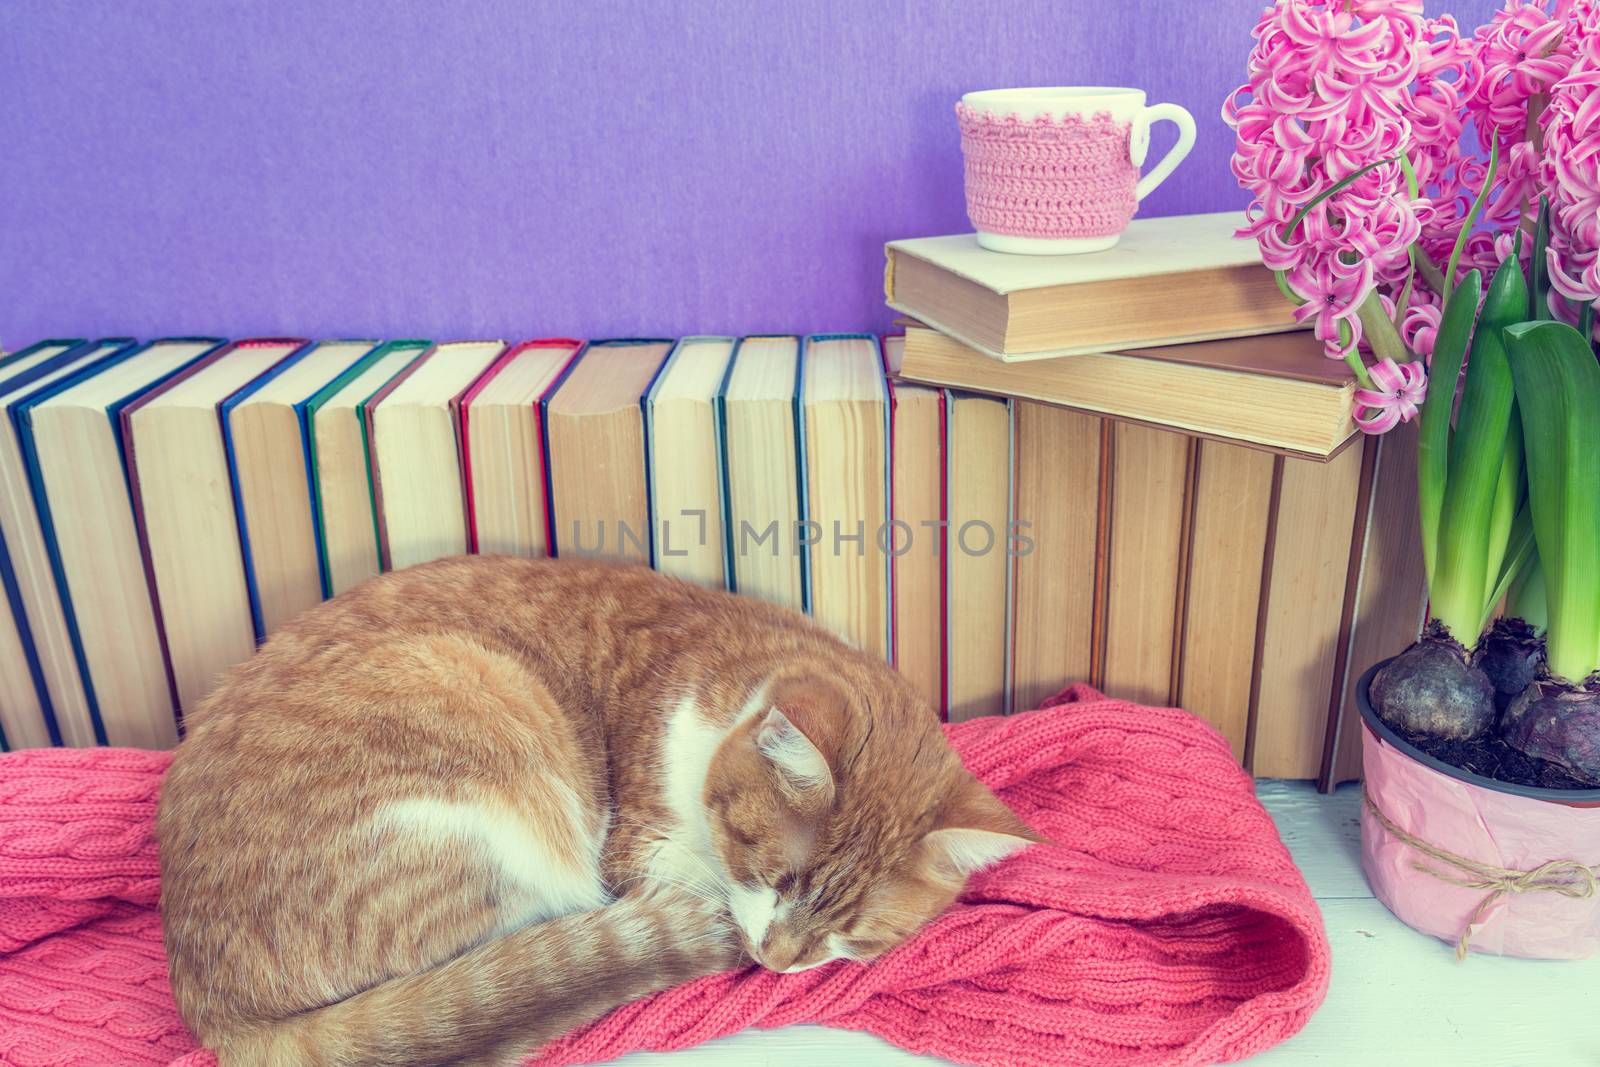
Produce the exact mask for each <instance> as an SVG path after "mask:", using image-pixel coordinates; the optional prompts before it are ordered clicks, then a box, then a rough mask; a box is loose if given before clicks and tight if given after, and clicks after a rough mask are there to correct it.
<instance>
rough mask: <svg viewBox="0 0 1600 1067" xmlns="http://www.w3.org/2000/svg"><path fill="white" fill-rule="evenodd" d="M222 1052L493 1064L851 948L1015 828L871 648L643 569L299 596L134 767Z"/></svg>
mask: <svg viewBox="0 0 1600 1067" xmlns="http://www.w3.org/2000/svg"><path fill="white" fill-rule="evenodd" d="M157 833H158V836H159V839H160V843H161V910H162V914H163V918H164V922H165V937H166V946H167V952H168V954H169V957H170V961H171V972H172V991H173V994H174V996H175V997H176V999H177V1003H178V1006H179V1009H180V1010H181V1012H182V1014H183V1018H184V1020H185V1021H186V1022H187V1023H188V1024H189V1026H190V1028H191V1029H193V1030H194V1032H195V1033H196V1034H197V1035H198V1036H199V1037H200V1038H201V1039H202V1040H203V1041H204V1042H205V1043H206V1044H207V1045H208V1046H209V1047H211V1048H213V1049H215V1050H216V1051H217V1052H218V1053H219V1055H220V1058H221V1061H222V1064H223V1067H235V1065H244V1067H254V1065H270V1067H357V1065H360V1067H374V1065H380V1067H385V1065H392V1067H425V1065H429V1064H510V1063H514V1062H516V1061H517V1060H518V1059H519V1058H520V1057H521V1056H523V1055H524V1054H526V1053H527V1052H529V1051H531V1050H532V1049H534V1048H535V1047H537V1046H538V1045H540V1044H542V1043H544V1042H545V1041H548V1040H550V1039H552V1038H555V1037H557V1036H559V1035H560V1034H562V1033H564V1032H565V1031H567V1030H569V1029H572V1028H573V1027H575V1026H578V1025H580V1024H582V1023H585V1022H587V1021H590V1020H592V1019H594V1018H597V1017H598V1016H600V1015H602V1014H604V1013H605V1012H606V1011H609V1010H610V1009H611V1008H614V1007H616V1006H617V1005H619V1004H622V1003H624V1002H626V1001H628V1000H631V999H633V998H636V997H640V996H643V995H645V994H647V993H651V992H653V991H656V990H660V989H663V988H666V987H668V986H670V985H674V984H677V983H680V982H684V981H687V980H689V979H692V978H696V977H699V976H701V975H706V974H712V973H715V972H718V971H722V970H726V969H729V968H732V967H734V966H737V965H739V964H740V963H741V962H745V959H744V958H745V956H746V955H748V956H749V957H750V958H753V959H754V960H755V961H756V962H758V963H760V964H762V965H763V966H766V967H769V968H772V969H773V970H778V971H795V970H801V969H804V968H807V967H814V966H817V965H819V964H822V963H825V962H827V961H829V960H835V959H854V960H870V959H872V958H873V957H875V956H878V955H879V954H881V953H883V952H884V951H886V950H887V949H890V948H892V947H894V946H895V945H897V944H899V943H900V942H902V941H904V940H905V939H906V938H907V937H909V936H910V935H911V934H913V933H914V932H916V930H917V929H918V928H920V927H921V926H922V925H923V924H925V923H926V922H927V921H928V920H930V919H932V918H933V917H934V916H935V915H937V914H938V913H939V912H940V911H942V910H943V909H944V908H945V907H946V906H947V905H949V904H950V903H951V901H952V900H954V898H955V896H956V894H957V893H958V892H959V891H960V889H961V887H962V885H963V884H964V882H965V880H966V878H967V876H968V875H969V874H971V873H972V872H973V871H975V870H977V869H979V868H981V867H984V866H986V865H988V864H991V863H993V862H995V861H997V860H999V859H1000V858H1002V857H1004V856H1006V855H1008V854H1010V853H1011V852H1013V851H1014V850H1016V849H1018V848H1020V847H1022V846H1023V845H1025V844H1027V843H1028V842H1029V841H1031V840H1035V838H1034V836H1033V835H1032V833H1031V831H1029V829H1028V828H1027V827H1026V826H1025V825H1024V824H1022V823H1021V822H1020V821H1019V820H1018V819H1017V818H1016V817H1015V816H1014V815H1013V814H1012V813H1011V812H1010V811H1009V810H1008V809H1007V808H1006V807H1005V806H1003V805H1002V804H1001V803H1000V802H999V801H998V800H996V799H995V797H994V796H993V795H992V794H991V793H990V792H989V791H988V790H987V789H985V788H984V787H983V786H982V785H980V784H979V783H978V781H977V780H976V779H975V778H973V777H972V775H970V774H969V773H968V772H967V771H966V770H964V769H963V768H962V766H961V764H960V763H959V761H958V760H957V758H956V756H955V754H954V753H953V752H952V751H951V750H950V748H949V747H948V746H947V745H946V743H945V741H944V738H943V736H942V735H941V733H940V731H939V726H938V723H937V721H936V718H935V716H934V714H933V712H932V711H930V710H929V709H928V708H927V707H926V706H925V705H923V704H922V703H921V702H920V701H919V699H918V697H917V696H916V694H915V693H914V691H913V690H912V688H911V687H910V685H908V684H907V683H906V682H904V681H903V680H902V679H901V678H900V677H899V675H897V674H896V673H895V672H894V671H893V670H892V669H890V668H889V667H887V666H886V665H885V664H883V663H882V662H880V661H878V660H875V659H873V658H871V657H869V656H867V655H865V654H863V653H861V652H858V651H855V650H852V649H850V648H848V647H847V646H846V645H844V644H843V643H841V642H840V641H838V640H836V639H835V638H833V637H832V636H830V635H829V634H827V633H826V632H824V631H823V630H822V629H820V628H819V627H817V626H815V625H813V624H812V623H810V622H809V621H807V620H806V619H804V618H803V617H801V616H799V615H797V614H795V613H793V612H790V611H787V610H784V609H781V608H777V607H774V606H772V605H769V604H765V603H762V602H760V601H755V600H749V599H744V598H740V597H735V596H731V595H728V594H726V593H720V592H711V591H708V590H705V589H702V588H699V587H697V586H692V585H688V584H685V583H682V582H678V581H675V580H672V579H668V578H665V577H662V576H660V575H657V574H655V573H653V572H651V571H649V570H646V569H644V568H641V567H622V566H614V565H608V564H601V563H591V562H553V561H538V562H535V561H529V560H521V559H509V558H492V557H466V558H458V559H451V560H443V561H439V562H436V563H430V564H427V565H424V566H420V567H415V568H412V569H410V570H406V571H401V572H397V573H393V574H388V575H384V576H383V577H380V578H377V579H374V580H373V581H371V582H368V583H367V584H365V585H363V586H361V587H359V588H357V589H355V590H352V591H351V592H349V593H346V594H345V595H343V596H340V597H338V598H336V599H334V600H331V601H329V602H328V603H326V604H323V605H321V606H320V607H318V608H316V609H314V610H312V611H310V612H308V613H307V614H305V615H304V616H302V617H300V618H299V619H297V620H296V621H295V622H293V623H291V624H290V625H288V626H287V627H285V628H284V629H283V630H282V631H280V632H279V633H277V634H276V635H274V636H273V637H272V639H271V640H269V641H268V642H267V643H266V644H265V645H264V646H263V647H262V648H261V650H260V651H259V652H258V653H257V654H256V656H255V658H253V659H251V660H250V661H249V662H247V663H244V664H241V665H240V666H238V667H236V668H234V669H233V670H232V671H230V672H229V673H228V674H227V675H226V676H225V677H224V679H223V680H222V682H221V684H220V685H219V687H218V688H217V689H216V691H215V692H213V693H212V694H211V695H210V696H209V697H208V698H207V699H206V700H205V701H204V702H203V703H202V705H201V706H200V707H199V708H198V709H197V710H196V711H195V713H194V714H193V715H192V716H191V717H190V719H189V723H188V737H187V739H186V740H185V741H184V742H183V744H182V745H181V747H180V748H179V749H178V753H177V756H176V758H175V760H174V762H173V765H172V769H171V772H170V773H169V775H168V777H167V779H166V782H165V784H164V786H163V789H162V794H161V805H160V813H159V816H158V821H157Z"/></svg>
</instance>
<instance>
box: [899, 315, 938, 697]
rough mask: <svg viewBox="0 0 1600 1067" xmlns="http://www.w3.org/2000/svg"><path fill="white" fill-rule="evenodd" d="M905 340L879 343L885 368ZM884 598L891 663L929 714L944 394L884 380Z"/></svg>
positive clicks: (934, 682)
mask: <svg viewBox="0 0 1600 1067" xmlns="http://www.w3.org/2000/svg"><path fill="white" fill-rule="evenodd" d="M904 346H905V338H904V337H886V338H884V340H883V348H884V362H885V364H886V365H887V366H889V367H891V368H892V367H895V366H897V365H898V363H899V357H900V350H901V349H902V348H903V347H904ZM889 411H890V442H891V443H890V449H889V454H890V466H891V471H892V478H891V481H890V483H889V490H890V491H889V503H890V512H891V514H892V515H893V516H894V522H893V536H894V540H893V541H892V542H891V549H890V550H891V560H890V563H891V578H892V588H891V599H892V601H893V604H894V665H895V667H896V669H898V670H899V671H900V673H901V674H903V675H905V676H906V679H907V680H908V681H910V682H911V684H912V685H914V686H916V687H917V691H918V692H919V693H921V694H922V696H923V698H924V699H925V700H927V701H928V704H929V706H931V707H932V708H933V709H934V710H935V711H936V712H938V713H939V714H940V715H941V716H943V714H944V682H945V647H944V642H945V547H946V543H947V537H948V531H947V529H946V526H945V465H946V456H945V439H944V437H945V426H944V418H945V395H944V390H942V389H939V388H934V387H929V386H925V385H915V384H911V383H908V382H895V381H894V380H893V379H890V380H889Z"/></svg>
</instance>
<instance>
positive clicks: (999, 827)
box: [920, 772, 1043, 886]
mask: <svg viewBox="0 0 1600 1067" xmlns="http://www.w3.org/2000/svg"><path fill="white" fill-rule="evenodd" d="M1042 840H1043V838H1041V837H1040V836H1039V835H1038V834H1036V833H1034V832H1033V830H1031V829H1030V828H1029V827H1028V825H1027V824H1026V823H1024V822H1023V821H1022V820H1021V819H1019V818H1017V816H1016V815H1015V814H1014V813H1013V812H1012V811H1011V809H1010V808H1008V807H1006V806H1005V805H1004V804H1002V803H1001V802H1000V800H999V798H997V797H996V796H995V795H994V794H993V793H991V792H989V790H988V789H987V788H985V787H984V785H983V783H982V782H979V781H978V780H977V779H976V778H974V777H972V776H971V775H970V774H966V773H965V772H963V774H962V776H961V782H960V785H958V786H957V787H956V789H955V790H954V792H953V793H952V794H951V796H950V798H949V800H947V801H946V803H945V805H944V807H943V809H941V811H940V813H939V825H938V826H937V827H935V828H934V829H933V830H931V831H929V832H928V834H927V835H926V836H925V837H923V839H922V841H921V845H920V852H921V855H922V860H923V865H924V869H925V870H926V872H927V874H928V876H929V877H931V878H933V879H934V880H936V881H940V882H944V883H947V884H950V885H958V886H959V885H961V884H963V883H965V882H966V880H967V879H968V878H969V877H970V876H971V875H973V874H975V873H976V872H978V871H981V870H983V869H984V868H985V867H991V866H993V865H994V864H996V863H999V862H1000V861H1001V860H1003V859H1005V858H1006V857H1007V856H1009V855H1011V854H1012V853H1014V852H1017V851H1019V850H1021V849H1023V848H1026V847H1027V846H1028V845H1031V844H1034V843H1035V842H1038V841H1042Z"/></svg>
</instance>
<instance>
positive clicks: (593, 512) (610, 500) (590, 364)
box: [542, 339, 672, 563]
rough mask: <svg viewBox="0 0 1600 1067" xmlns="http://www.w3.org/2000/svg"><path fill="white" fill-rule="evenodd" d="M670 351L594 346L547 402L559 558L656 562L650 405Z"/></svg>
mask: <svg viewBox="0 0 1600 1067" xmlns="http://www.w3.org/2000/svg"><path fill="white" fill-rule="evenodd" d="M671 348H672V342H671V341H666V340H650V339H627V340H613V341H594V342H591V343H590V344H588V345H586V346H585V347H584V349H583V351H582V352H581V353H579V355H578V357H577V359H575V360H574V361H573V362H572V364H571V365H570V366H569V367H568V368H567V370H566V373H565V375H564V376H563V377H562V379H561V381H560V383H559V384H558V385H557V386H556V387H555V388H554V389H553V390H552V391H551V393H550V395H549V399H548V400H546V401H544V402H543V405H542V406H543V408H544V412H543V414H544V432H545V449H546V455H548V456H549V457H550V502H551V511H552V513H553V514H554V516H555V537H554V546H555V550H556V553H557V554H558V555H561V556H601V557H605V558H608V559H621V560H630V561H633V562H638V563H649V562H650V544H651V537H650V499H649V492H650V490H649V480H648V478H647V477H646V475H645V432H644V400H645V396H646V395H647V394H648V393H649V391H650V385H651V383H652V382H653V381H654V380H655V376H656V372H657V371H658V370H659V369H660V367H661V364H662V361H663V360H664V359H665V358H666V355H667V352H668V351H669V350H670V349H671Z"/></svg>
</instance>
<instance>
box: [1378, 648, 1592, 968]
mask: <svg viewBox="0 0 1600 1067" xmlns="http://www.w3.org/2000/svg"><path fill="white" fill-rule="evenodd" d="M1382 666H1383V663H1379V664H1377V665H1375V666H1373V667H1372V668H1370V669H1369V670H1368V671H1367V672H1366V673H1365V674H1364V675H1362V676H1361V680H1360V681H1359V682H1358V683H1357V684H1356V704H1357V707H1358V708H1359V709H1360V711H1361V718H1362V721H1363V723H1364V724H1365V727H1366V728H1365V729H1364V730H1363V731H1362V738H1361V744H1362V760H1363V773H1364V776H1365V786H1364V788H1365V791H1366V792H1365V797H1364V801H1363V804H1362V809H1361V866H1362V869H1363V870H1364V871H1365V872H1366V875H1367V881H1368V882H1369V883H1370V884H1371V885H1372V891H1373V894H1374V895H1375V896H1377V898H1378V899H1379V900H1381V901H1383V903H1384V906H1385V907H1387V908H1388V909H1389V910H1390V911H1392V912H1394V914H1395V915H1396V916H1397V917H1398V918H1399V919H1400V921H1401V922H1404V923H1405V924H1406V925H1407V926H1410V927H1411V928H1413V929H1415V930H1419V931H1421V932H1422V933H1425V934H1432V935H1433V936H1435V937H1438V938H1441V939H1443V940H1445V941H1448V942H1451V943H1453V944H1455V945H1456V946H1457V949H1458V952H1462V953H1464V952H1465V951H1466V950H1467V949H1469V948H1470V949H1472V950H1475V951H1478V952H1489V953H1494V954H1497V955H1504V956H1525V957H1530V958H1533V959H1581V958H1585V957H1588V956H1592V955H1594V954H1596V953H1597V952H1600V886H1597V884H1596V878H1597V877H1600V789H1541V788H1537V787H1533V786H1517V785H1509V784H1507V783H1504V782H1496V781H1494V780H1492V779H1489V778H1484V777H1482V776H1481V775H1477V774H1473V773H1472V772H1470V771H1463V770H1461V769H1460V768H1458V767H1452V766H1450V765H1449V764H1447V763H1443V762H1441V761H1439V760H1437V759H1435V758H1433V757H1432V756H1429V755H1428V754H1427V753H1425V752H1421V751H1419V750H1418V749H1416V748H1415V747H1413V746H1412V745H1410V744H1408V743H1407V742H1406V741H1405V740H1404V739H1403V738H1401V737H1399V736H1398V735H1397V734H1395V733H1394V731H1392V730H1390V729H1389V727H1388V726H1387V725H1386V724H1385V723H1384V722H1383V721H1382V720H1381V719H1379V718H1378V716H1377V714H1376V712H1374V710H1373V708H1372V704H1371V702H1370V701H1369V700H1368V698H1367V687H1368V685H1369V684H1370V683H1371V681H1372V676H1373V675H1374V674H1376V673H1377V672H1378V670H1379V669H1380V668H1381V667H1382Z"/></svg>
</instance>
